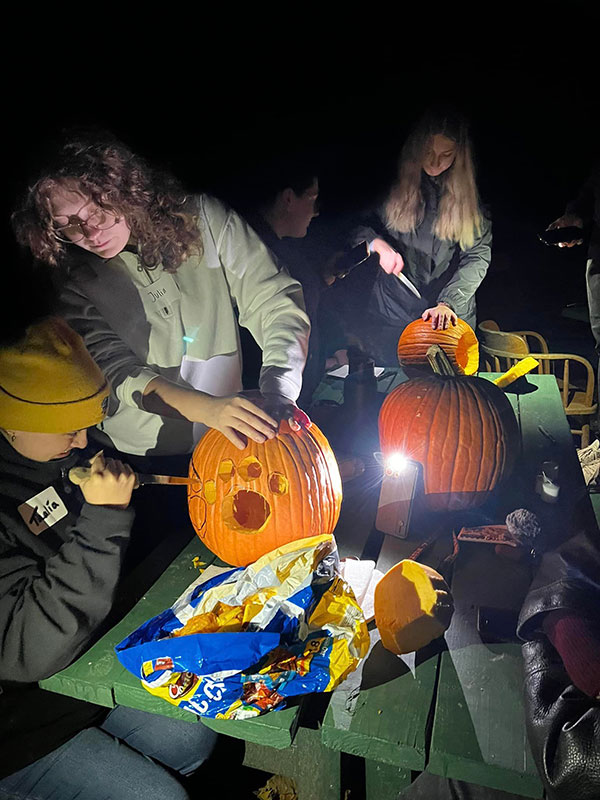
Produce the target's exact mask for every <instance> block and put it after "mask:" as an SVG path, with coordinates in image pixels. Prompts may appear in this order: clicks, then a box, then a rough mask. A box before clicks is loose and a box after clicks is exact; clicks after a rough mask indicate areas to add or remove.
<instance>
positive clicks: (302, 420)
mask: <svg viewBox="0 0 600 800" xmlns="http://www.w3.org/2000/svg"><path fill="white" fill-rule="evenodd" d="M263 398H264V408H265V410H266V411H268V412H269V414H271V416H273V417H275V419H276V420H277V421H278V422H280V421H281V420H283V419H284V420H286V421H287V423H288V425H289V426H290V428H291V429H292V430H293V431H299V430H300V428H310V426H311V424H312V423H311V421H310V417H309V416H308V414H306V413H305V412H304V411H302V409H300V408H298V406H297V405H296V404H295V403H294V402H293V401H292V400H290V399H289V398H288V397H283V395H280V394H264V395H263Z"/></svg>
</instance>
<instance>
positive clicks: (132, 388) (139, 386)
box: [117, 367, 160, 411]
mask: <svg viewBox="0 0 600 800" xmlns="http://www.w3.org/2000/svg"><path fill="white" fill-rule="evenodd" d="M159 377H160V375H159V374H158V372H155V371H154V370H152V369H149V368H148V367H142V369H141V370H140V371H139V372H138V374H137V375H130V376H129V377H128V378H125V380H124V381H123V383H122V384H121V385H120V386H119V387H118V388H117V396H118V398H119V400H121V402H123V403H125V405H128V406H132V407H133V408H139V409H141V410H142V411H144V410H145V409H144V404H143V402H142V400H143V397H144V392H145V390H146V387H147V386H148V384H149V383H150V381H153V380H154V378H159Z"/></svg>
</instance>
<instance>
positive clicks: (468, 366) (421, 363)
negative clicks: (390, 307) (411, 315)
mask: <svg viewBox="0 0 600 800" xmlns="http://www.w3.org/2000/svg"><path fill="white" fill-rule="evenodd" d="M432 344H437V345H439V346H440V347H441V348H442V350H443V351H444V353H446V355H447V356H448V360H449V361H450V363H451V364H452V366H453V367H454V370H455V372H457V373H458V374H461V375H473V374H474V373H475V372H477V370H478V368H479V343H478V341H477V337H476V336H475V333H474V331H473V329H472V328H471V327H470V326H469V325H467V323H466V322H464V321H463V320H462V319H459V320H458V321H457V323H456V325H450V326H449V327H448V328H446V329H445V330H433V329H432V327H431V320H428V321H427V322H424V321H423V320H422V319H420V318H419V319H416V320H415V321H414V322H411V323H410V324H408V325H407V326H406V328H404V330H403V331H402V335H401V336H400V339H399V340H398V361H399V362H400V366H402V367H408V368H409V371H410V369H411V368H413V369H421V370H422V369H425V370H426V371H427V372H429V371H430V366H429V361H428V360H427V350H428V349H429V348H430V347H431V345H432Z"/></svg>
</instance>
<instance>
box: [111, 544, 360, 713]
mask: <svg viewBox="0 0 600 800" xmlns="http://www.w3.org/2000/svg"><path fill="white" fill-rule="evenodd" d="M368 648H369V635H368V631H367V625H366V623H365V620H364V616H363V613H362V611H361V609H360V607H359V606H358V604H357V602H356V600H355V598H354V594H353V592H352V590H351V588H350V586H349V585H348V584H347V583H346V582H345V581H344V580H343V579H342V578H341V577H340V575H339V560H338V555H337V549H336V545H335V540H334V539H333V537H332V536H331V535H323V536H314V537H311V538H308V539H300V540H298V541H295V542H290V543H289V544H287V545H284V546H283V547H280V548H278V549H277V550H274V551H272V552H271V553H267V554H266V555H264V556H262V558H260V559H259V560H258V561H256V562H255V563H254V564H250V565H249V566H247V567H245V568H239V569H232V570H229V571H228V572H225V573H223V574H221V575H217V576H216V577H214V578H212V579H210V580H207V581H203V579H202V578H201V577H200V578H199V579H198V580H196V581H195V582H194V583H192V585H191V586H189V587H188V589H187V590H186V591H185V592H184V594H183V595H182V596H181V597H180V598H179V599H178V600H177V601H176V602H175V603H174V604H173V606H172V607H171V608H169V609H167V610H166V611H163V612H162V613H161V614H159V615H158V616H156V617H153V618H152V619H150V620H148V621H147V622H145V623H144V624H143V625H141V626H140V627H139V628H138V629H137V630H136V631H134V632H133V633H132V634H131V635H130V636H128V637H127V638H126V639H124V640H123V641H122V642H121V643H120V644H118V645H117V647H116V648H115V649H116V653H117V656H118V658H119V661H120V662H121V663H122V664H123V666H125V667H126V668H127V669H128V670H129V671H130V672H132V673H133V674H134V675H136V676H137V677H138V678H140V680H141V681H142V686H144V687H145V688H146V689H147V690H148V691H149V692H150V693H151V694H154V695H156V696H158V697H162V698H163V699H164V700H167V701H168V702H170V703H173V704H174V705H176V706H179V707H180V708H184V709H187V710H188V711H192V712H193V713H195V714H199V715H202V716H207V717H215V718H220V719H247V718H249V717H254V716H257V715H259V714H262V713H264V712H266V711H269V710H271V709H280V708H283V707H284V706H285V701H286V699H287V698H288V697H293V696H295V695H302V694H307V693H309V692H328V691H331V690H332V689H334V688H335V687H336V686H337V685H338V684H339V683H340V682H341V681H342V680H344V678H345V677H346V676H347V675H348V674H349V673H350V672H352V671H353V670H355V669H356V667H357V666H358V664H359V662H360V660H361V658H364V656H365V655H366V654H367V651H368Z"/></svg>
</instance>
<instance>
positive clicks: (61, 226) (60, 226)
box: [54, 206, 120, 244]
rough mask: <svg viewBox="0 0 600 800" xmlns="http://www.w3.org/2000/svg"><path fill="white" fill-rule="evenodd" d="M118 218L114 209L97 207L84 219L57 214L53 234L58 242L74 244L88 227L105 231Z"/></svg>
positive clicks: (115, 222) (84, 234)
mask: <svg viewBox="0 0 600 800" xmlns="http://www.w3.org/2000/svg"><path fill="white" fill-rule="evenodd" d="M83 208H85V206H83ZM83 208H82V209H80V211H81V210H83ZM119 220H120V217H119V216H117V214H116V213H115V212H114V211H110V210H109V209H107V208H98V207H96V208H95V209H94V210H93V211H92V212H91V214H90V215H89V216H88V218H87V219H85V220H82V219H80V218H79V217H78V216H76V215H73V216H70V217H66V216H58V217H54V236H55V237H56V239H58V241H59V242H66V243H67V244H76V243H77V242H80V241H81V240H82V239H85V238H86V237H87V235H88V234H87V231H88V230H89V228H95V229H96V230H100V231H105V230H108V229H109V228H112V227H113V225H116V224H117V222H119Z"/></svg>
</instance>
